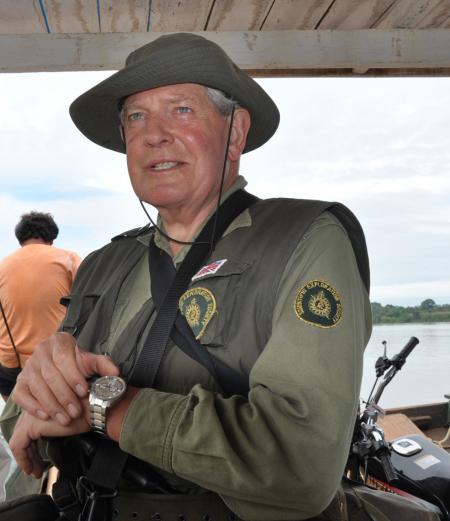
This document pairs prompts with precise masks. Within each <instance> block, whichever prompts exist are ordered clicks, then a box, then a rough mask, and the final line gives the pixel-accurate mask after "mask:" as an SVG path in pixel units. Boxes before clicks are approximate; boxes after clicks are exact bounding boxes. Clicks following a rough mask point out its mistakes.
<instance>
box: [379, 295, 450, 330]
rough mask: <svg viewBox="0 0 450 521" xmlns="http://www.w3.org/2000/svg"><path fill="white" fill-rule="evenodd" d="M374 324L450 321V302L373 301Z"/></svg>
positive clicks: (427, 300) (429, 300)
mask: <svg viewBox="0 0 450 521" xmlns="http://www.w3.org/2000/svg"><path fill="white" fill-rule="evenodd" d="M371 305H372V317H373V323H374V324H411V323H416V324H431V323H433V324H434V323H438V322H450V304H443V305H438V304H436V303H435V302H434V300H432V299H426V300H424V301H423V302H422V303H421V304H420V305H418V306H407V307H404V306H393V305H392V304H387V305H386V306H383V305H382V304H379V303H378V302H372V304H371Z"/></svg>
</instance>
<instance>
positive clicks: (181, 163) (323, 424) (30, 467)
mask: <svg viewBox="0 0 450 521" xmlns="http://www.w3.org/2000/svg"><path fill="white" fill-rule="evenodd" d="M71 115H72V118H73V120H74V122H75V124H76V125H77V127H78V128H79V129H80V130H81V131H82V132H83V133H84V134H85V135H86V136H87V137H88V138H89V139H91V140H92V141H94V142H95V143H98V144H100V145H102V146H104V147H107V148H110V149H112V150H116V151H120V152H126V154H127V163H128V170H129V174H130V179H131V183H132V186H133V189H134V191H135V193H136V195H137V197H138V198H139V200H140V201H141V202H142V201H143V202H146V203H149V204H151V205H153V206H154V207H156V208H157V209H158V212H159V217H158V223H157V224H156V225H154V226H152V227H148V226H147V227H144V228H141V229H137V230H132V231H130V232H126V233H124V234H122V235H119V236H117V237H115V238H114V239H113V240H112V242H111V243H110V244H109V245H107V246H105V247H104V248H102V249H100V250H98V251H96V252H94V253H92V254H91V255H90V256H89V257H88V258H87V259H86V260H85V261H84V263H83V264H82V266H81V268H80V271H79V273H78V276H77V280H76V282H75V286H74V288H73V291H72V295H71V296H70V298H69V303H68V311H67V315H66V318H65V321H64V322H63V325H62V331H61V332H60V333H57V334H55V335H53V336H52V337H50V338H49V339H48V340H47V341H46V342H43V343H42V344H40V345H39V346H38V348H37V349H36V352H35V354H34V355H33V357H32V358H31V359H30V361H29V363H28V364H27V367H26V368H25V370H24V371H23V372H22V374H21V376H20V378H19V381H18V384H17V386H16V388H15V391H14V393H13V401H14V402H15V404H16V405H14V404H13V403H12V402H11V401H10V403H9V404H8V406H7V409H6V411H5V412H4V414H3V418H2V428H3V431H4V432H5V434H6V436H7V437H8V438H10V446H11V449H12V451H13V453H14V455H15V457H16V458H17V461H18V462H19V464H20V465H21V466H22V467H23V469H24V470H25V471H26V472H28V473H31V474H33V475H35V476H39V475H40V474H41V472H42V470H43V460H42V458H41V456H40V454H39V452H38V451H37V450H36V446H37V442H38V441H39V440H41V439H42V438H47V437H53V438H54V437H64V436H69V435H74V434H82V433H86V432H88V431H91V430H92V429H94V430H97V431H103V433H104V436H105V437H106V438H105V439H103V440H101V441H100V442H99V445H98V447H99V448H100V447H102V446H106V444H107V443H110V440H113V441H115V442H117V443H118V444H119V446H120V449H121V451H118V452H120V454H121V455H123V454H125V455H128V457H129V458H132V461H133V462H134V463H136V462H140V463H141V464H142V465H144V467H145V468H148V471H149V472H150V471H151V472H152V473H153V474H152V475H153V478H152V479H153V481H152V483H157V485H155V486H154V487H153V488H152V486H151V485H150V486H146V487H145V486H140V485H139V483H138V481H136V480H135V481H134V482H133V479H132V477H130V476H128V478H127V472H126V469H127V468H128V467H127V466H126V465H128V463H127V464H125V470H124V472H123V476H122V478H121V482H120V487H119V489H120V493H119V495H118V497H117V498H115V499H114V508H115V509H116V510H115V516H116V519H119V520H122V519H123V520H125V519H129V518H132V516H133V515H135V517H136V516H137V517H139V519H174V520H175V519H176V520H181V519H205V520H206V519H211V516H212V517H213V518H214V519H223V520H225V519H237V518H241V519H258V520H280V519H284V520H286V519H295V520H300V519H307V518H311V517H313V516H316V515H318V514H319V513H320V512H321V511H323V510H324V509H325V508H326V507H327V505H328V504H329V503H330V502H331V500H332V498H333V497H334V495H335V493H336V490H337V488H338V484H339V481H340V478H341V475H342V472H343V469H344V465H345V461H346V457H347V452H348V448H349V444H350V439H351V435H352V429H353V423H354V419H355V414H356V410H357V404H358V395H359V387H360V380H361V372H362V354H363V351H364V347H365V345H366V343H367V341H368V338H369V336H370V331H371V315H370V303H369V300H368V286H369V271H368V261H367V252H366V248H365V241H364V236H363V233H362V231H361V229H360V227H359V224H358V222H357V220H356V219H355V217H354V216H353V215H352V214H351V212H350V211H349V210H347V209H346V208H345V207H343V206H342V205H339V204H334V203H324V202H319V201H297V200H293V199H289V200H288V199H274V200H267V201H264V200H258V199H257V198H255V197H253V196H250V195H249V194H247V193H246V192H245V191H244V190H243V187H244V186H245V181H244V179H243V178H242V177H240V176H239V175H238V171H239V159H240V156H241V154H242V153H245V152H249V151H251V150H253V149H255V148H257V147H259V146H261V145H262V144H263V143H265V142H266V141H267V140H268V139H269V138H270V137H271V136H272V135H273V133H274V132H275V130H276V128H277V126H278V120H279V114H278V110H277V108H276V106H275V104H274V103H273V101H272V100H271V99H270V98H269V96H268V95H267V94H266V93H265V92H264V91H263V89H262V88H261V87H260V86H259V85H258V84H257V83H256V82H254V81H253V80H252V79H251V78H250V77H249V76H248V75H246V74H245V73H244V72H243V71H241V70H240V69H239V68H238V67H236V65H234V64H233V63H232V62H231V60H230V59H229V58H228V56H227V55H226V54H225V53H224V52H223V51H222V50H221V49H220V48H219V47H218V46H217V45H216V44H214V43H212V42H210V41H208V40H206V39H204V38H202V37H200V36H196V35H190V34H174V35H169V36H163V37H161V38H159V39H157V40H155V41H154V42H152V43H150V44H148V45H146V46H144V47H142V48H140V49H138V50H137V51H135V52H134V53H132V54H131V55H130V56H129V58H128V60H127V63H126V65H125V67H124V68H123V69H122V70H120V71H119V72H117V73H116V74H114V75H113V76H111V77H110V78H108V79H106V80H105V81H103V82H102V83H100V84H99V85H97V86H95V87H94V88H92V89H91V90H90V91H88V92H87V93H85V94H83V95H82V96H80V97H79V98H78V99H77V100H76V101H75V102H74V103H73V104H72V106H71ZM105 353H106V354H108V355H109V356H104V355H105ZM93 375H97V376H109V377H110V378H100V379H97V380H95V381H94V382H93V383H92V384H91V387H90V390H89V381H88V380H89V379H90V378H91V377H92V376H93ZM118 375H120V376H121V377H123V379H122V378H118ZM89 403H90V405H89ZM17 405H18V406H20V408H21V410H22V412H21V413H20V415H19V409H18V407H17ZM14 426H15V427H14ZM114 446H115V447H116V445H114ZM97 450H100V449H97ZM115 454H117V453H115ZM96 457H97V454H96V455H95V456H94V460H95V458H96ZM116 457H117V458H118V459H117V461H119V456H116V455H114V456H113V459H114V458H116ZM125 457H126V456H125ZM99 461H100V462H101V461H103V462H105V464H104V466H103V467H101V468H103V469H104V471H103V474H105V475H106V474H108V473H109V469H110V468H113V467H117V466H118V465H112V466H111V465H109V466H108V465H107V463H108V461H107V459H103V460H101V458H100V460H99ZM120 461H122V460H120ZM146 464H147V466H145V465H146ZM92 466H94V467H95V466H97V467H98V466H99V465H98V464H93V465H92ZM100 466H101V465H100ZM91 470H92V467H91ZM91 470H89V471H88V472H87V474H86V476H87V478H86V479H87V482H88V483H89V482H90V483H91V485H92V483H95V482H98V480H97V477H98V473H97V477H95V479H94V478H92V473H90V472H91ZM144 473H145V471H144ZM100 474H101V472H100ZM128 474H132V473H128ZM105 475H104V476H103V478H105V477H108V476H105ZM86 476H85V477H86ZM155 476H156V479H155ZM91 478H92V479H91ZM101 478H102V476H100V478H99V479H100V480H101ZM89 480H91V481H89ZM150 481H151V480H150ZM83 483H85V481H83ZM89 490H92V489H91V488H90V489H89ZM102 490H104V489H102ZM130 509H131V510H130ZM158 516H159V517H158ZM208 516H210V517H208ZM104 518H105V519H108V515H107V514H105V517H104Z"/></svg>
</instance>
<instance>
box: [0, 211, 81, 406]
mask: <svg viewBox="0 0 450 521" xmlns="http://www.w3.org/2000/svg"><path fill="white" fill-rule="evenodd" d="M58 231H59V230H58V226H57V225H56V223H55V221H54V220H53V217H52V216H51V215H50V214H48V213H40V212H31V213H29V214H24V215H22V218H21V220H20V221H19V223H18V224H17V226H16V228H15V234H16V237H17V240H18V241H19V244H20V246H21V248H20V249H18V250H16V251H15V252H13V253H11V254H10V255H9V256H7V257H6V258H4V259H3V260H2V261H0V312H1V315H2V316H0V393H1V394H2V396H3V397H4V398H6V397H7V396H8V395H9V394H10V393H11V390H12V388H13V387H14V384H15V380H16V377H17V375H18V373H19V372H20V370H21V368H23V366H24V364H25V363H26V361H27V359H28V358H29V357H30V355H31V354H32V353H33V350H34V348H35V346H36V345H37V344H38V343H39V342H42V340H44V339H46V338H47V337H49V336H50V335H51V334H52V333H54V332H55V331H56V330H57V328H58V325H59V323H60V322H61V321H62V319H63V317H64V314H65V307H64V306H62V305H61V304H60V299H61V297H63V296H64V295H67V294H68V293H69V291H70V288H71V286H72V282H73V279H74V278H75V273H76V271H77V269H78V266H79V265H80V262H81V258H80V257H79V256H78V255H77V254H76V253H74V252H72V251H67V250H63V249H61V248H56V247H54V246H53V245H52V244H53V241H54V239H56V237H57V236H58Z"/></svg>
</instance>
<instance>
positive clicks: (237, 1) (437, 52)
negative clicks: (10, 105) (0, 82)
mask: <svg viewBox="0 0 450 521" xmlns="http://www.w3.org/2000/svg"><path fill="white" fill-rule="evenodd" d="M174 31H192V32H199V33H203V32H205V35H206V36H208V37H211V38H212V39H215V40H216V41H218V42H219V43H221V44H222V45H223V46H224V47H225V48H226V50H227V51H228V52H230V53H231V54H232V55H233V58H234V59H235V60H236V61H238V62H239V63H240V65H242V66H244V67H246V68H247V69H249V70H250V71H251V72H252V73H254V74H259V75H273V74H278V75H305V74H323V75H326V74H377V75H383V74H416V75H418V74H423V75H425V74H443V75H448V72H449V70H450V40H449V34H450V0H1V1H0V70H1V71H6V72H8V71H12V70H18V71H22V70H23V71H26V70H63V69H66V70H67V69H69V70H76V69H85V70H89V69H91V70H92V69H96V68H97V69H98V68H117V67H119V66H120V63H122V62H123V56H122V54H123V53H124V52H126V53H128V52H129V51H130V50H131V49H132V48H134V47H136V46H137V45H140V44H141V43H144V42H146V41H150V40H151V39H152V38H154V37H156V36H158V35H159V34H160V33H165V32H174ZM417 35H418V36H417ZM386 38H387V39H388V43H387V44H386V45H385V46H383V41H384V40H385V39H386ZM364 42H366V43H364ZM385 43H386V42H385ZM290 44H291V45H290ZM114 45H116V46H117V47H116V52H115V56H116V58H115V60H116V61H114V59H113V58H112V56H111V55H112V54H113V53H112V50H111V46H114ZM58 46H59V47H58ZM252 46H253V47H252ZM272 46H274V47H275V49H272ZM361 46H362V48H361ZM72 47H74V48H75V50H72ZM384 47H386V49H385V48H384ZM389 47H395V48H394V50H393V51H392V52H390V51H389ZM117 49H120V50H117ZM302 50H304V52H302ZM75 51H76V53H77V54H76V56H72V54H71V53H73V52H75ZM49 53H50V56H49ZM52 53H53V54H54V55H55V59H54V60H53V59H52V56H51V55H52ZM355 53H356V54H355ZM411 53H412V54H411ZM44 54H45V56H44ZM298 54H300V55H304V56H305V59H303V58H302V57H298V56H297V55H298ZM358 56H359V58H358ZM364 56H366V61H364ZM345 57H347V58H345ZM64 59H66V65H64V63H63V61H62V60H64ZM346 59H347V61H345V60H346ZM77 60H78V61H77ZM116 62H117V63H116ZM111 66H114V67H111Z"/></svg>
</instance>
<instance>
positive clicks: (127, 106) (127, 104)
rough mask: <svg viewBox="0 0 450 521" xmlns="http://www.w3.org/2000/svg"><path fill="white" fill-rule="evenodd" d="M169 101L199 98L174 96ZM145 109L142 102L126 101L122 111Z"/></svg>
mask: <svg viewBox="0 0 450 521" xmlns="http://www.w3.org/2000/svg"><path fill="white" fill-rule="evenodd" d="M167 101H168V102H169V103H179V102H180V101H198V97H197V96H193V95H192V94H173V95H170V96H168V97H167ZM139 108H143V109H145V103H143V102H141V101H129V102H128V101H125V103H124V105H123V109H122V110H130V109H134V110H135V109H139Z"/></svg>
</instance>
